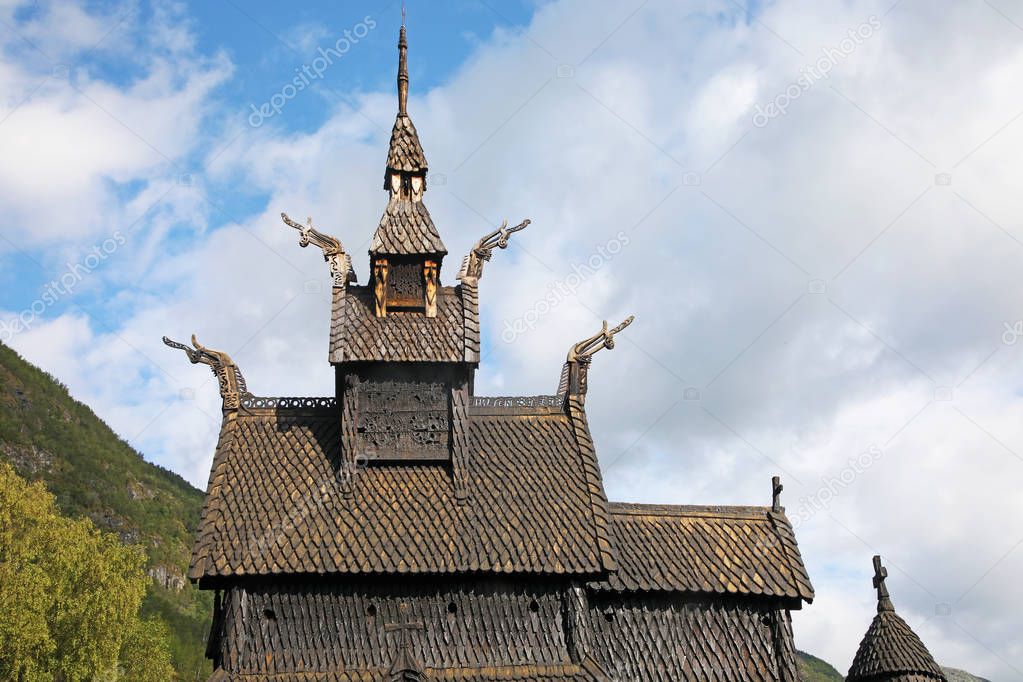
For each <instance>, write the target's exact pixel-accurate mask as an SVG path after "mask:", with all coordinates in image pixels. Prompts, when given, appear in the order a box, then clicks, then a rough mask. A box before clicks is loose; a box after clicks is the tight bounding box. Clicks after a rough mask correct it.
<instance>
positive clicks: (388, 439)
mask: <svg viewBox="0 0 1023 682" xmlns="http://www.w3.org/2000/svg"><path fill="white" fill-rule="evenodd" d="M449 396H450V389H449V388H448V386H447V385H446V384H444V383H441V382H417V381H366V382H363V383H361V384H360V385H359V388H358V417H357V431H358V435H359V446H358V448H359V452H360V454H363V455H365V456H366V458H367V459H369V460H371V461H373V460H378V461H387V460H438V459H448V458H449V457H450V445H449V431H450V426H449V424H450V416H449V415H450V406H449Z"/></svg>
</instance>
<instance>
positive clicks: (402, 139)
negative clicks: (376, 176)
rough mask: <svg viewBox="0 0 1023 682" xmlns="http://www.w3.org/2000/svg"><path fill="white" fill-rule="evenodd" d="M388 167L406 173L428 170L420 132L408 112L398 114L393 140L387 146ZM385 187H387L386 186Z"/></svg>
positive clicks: (392, 131)
mask: <svg viewBox="0 0 1023 682" xmlns="http://www.w3.org/2000/svg"><path fill="white" fill-rule="evenodd" d="M387 167H388V168H390V169H392V170H396V171H404V172H406V173H418V172H423V171H426V170H427V168H428V166H427V163H426V154H424V153H423V145H422V144H420V142H419V133H417V132H416V127H415V125H413V124H412V119H411V118H409V117H408V114H398V117H397V118H396V119H395V120H394V128H392V129H391V142H390V144H389V145H388V148H387ZM384 189H387V187H386V186H385V187H384Z"/></svg>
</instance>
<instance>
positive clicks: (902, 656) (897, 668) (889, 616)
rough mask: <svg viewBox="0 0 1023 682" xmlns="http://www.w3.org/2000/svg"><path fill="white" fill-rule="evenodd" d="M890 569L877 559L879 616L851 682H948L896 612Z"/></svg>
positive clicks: (869, 631)
mask: <svg viewBox="0 0 1023 682" xmlns="http://www.w3.org/2000/svg"><path fill="white" fill-rule="evenodd" d="M887 577H888V570H887V569H886V568H885V567H884V566H882V565H881V557H880V556H875V557H874V587H875V588H877V615H876V616H874V620H873V621H872V622H871V623H870V627H869V628H868V629H867V634H866V635H864V636H863V641H862V642H860V648H859V649H858V650H857V651H856V657H855V658H854V659H853V663H852V666H851V667H850V668H849V675H848V676H847V677H846V680H848V682H858V681H868V680H869V681H874V680H878V681H880V680H886V681H887V680H905V681H907V682H908V681H913V682H916V681H918V680H919V681H921V682H922V681H924V680H946V679H947V678H946V677H945V674H944V673H943V672H942V671H941V667H940V666H939V665H938V664H937V663H936V662H935V661H934V657H933V656H931V653H930V652H929V651H928V650H927V647H926V646H924V643H923V642H922V641H921V640H920V638H919V637H918V636H917V634H916V633H915V632H913V629H912V628H910V627H909V625H908V624H907V623H906V621H904V620H903V619H902V618H901V617H900V616H899V614H897V613H895V607H894V606H893V605H892V601H891V598H890V597H889V595H888V587H887V586H886V585H885V578H887Z"/></svg>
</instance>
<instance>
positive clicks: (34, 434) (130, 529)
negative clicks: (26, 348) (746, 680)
mask: <svg viewBox="0 0 1023 682" xmlns="http://www.w3.org/2000/svg"><path fill="white" fill-rule="evenodd" d="M0 460H6V461H9V462H11V464H12V465H13V466H14V468H15V469H16V470H17V472H18V474H20V475H21V476H23V477H24V478H27V479H29V480H34V481H35V480H39V481H43V482H44V483H45V484H46V487H47V488H48V489H49V490H50V492H51V493H53V494H54V495H55V496H56V498H57V504H58V506H59V507H60V510H61V511H62V512H63V513H64V514H67V515H69V516H77V517H88V518H90V519H92V521H93V522H94V523H95V524H96V525H97V526H99V527H100V528H103V529H105V530H110V531H113V532H116V533H117V534H118V535H119V536H120V537H121V540H122V541H124V542H126V543H130V544H140V545H142V546H143V548H144V549H145V551H146V555H147V557H148V569H149V572H150V575H151V576H153V578H154V579H153V584H152V585H151V586H150V588H149V590H148V592H147V595H146V600H145V602H144V603H143V607H142V612H143V614H144V615H150V614H155V615H158V616H159V617H160V618H162V619H163V620H164V621H165V622H166V623H167V625H168V626H169V628H170V630H171V633H172V634H171V637H172V640H171V650H172V653H173V656H174V665H175V668H176V670H177V671H178V674H179V676H180V679H182V680H196V679H199V680H205V679H206V677H207V676H208V674H209V667H208V663H207V662H206V661H205V659H204V657H203V651H204V648H205V647H204V640H205V637H206V633H207V627H208V618H209V614H210V613H211V610H212V601H211V598H210V596H209V595H207V594H201V593H200V592H199V591H198V590H196V589H195V588H194V587H193V586H192V585H191V584H190V583H188V581H187V580H185V578H184V576H185V572H186V569H187V566H188V560H189V555H190V551H191V544H192V537H193V535H194V533H195V526H196V523H197V522H198V519H199V510H200V508H201V506H202V500H203V493H202V492H201V491H199V490H197V489H195V488H193V487H192V486H191V485H190V484H189V483H188V482H187V481H185V480H184V479H183V478H181V477H180V476H178V475H177V474H175V473H173V472H170V471H168V470H166V469H163V468H161V467H158V466H155V465H153V464H150V463H148V462H146V461H144V460H143V459H142V456H141V455H140V454H139V453H138V452H136V451H135V450H134V449H133V448H132V447H131V446H129V445H128V444H127V443H125V442H124V441H122V440H121V439H120V438H118V437H117V435H116V434H115V433H114V432H113V431H112V430H111V429H110V428H109V427H108V426H107V425H106V424H104V423H103V422H102V421H101V420H100V419H99V417H97V416H96V415H95V413H93V411H92V410H90V409H89V408H88V407H87V406H85V405H83V404H82V403H80V402H78V401H76V400H74V399H73V398H72V397H71V396H70V395H69V394H68V392H67V389H66V388H65V387H64V386H63V385H61V384H60V383H59V382H57V381H56V380H54V379H53V378H52V377H50V376H49V375H48V374H46V373H45V372H43V371H41V370H39V369H37V368H36V367H33V366H32V365H30V364H29V363H28V362H26V361H25V360H23V359H22V358H21V357H19V356H18V354H17V353H15V352H14V351H13V350H11V349H10V348H8V347H7V346H5V345H3V344H0Z"/></svg>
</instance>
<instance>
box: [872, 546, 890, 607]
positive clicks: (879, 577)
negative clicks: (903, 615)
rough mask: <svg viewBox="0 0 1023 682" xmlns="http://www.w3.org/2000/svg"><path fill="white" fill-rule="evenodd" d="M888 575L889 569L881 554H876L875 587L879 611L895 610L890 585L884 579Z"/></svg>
mask: <svg viewBox="0 0 1023 682" xmlns="http://www.w3.org/2000/svg"><path fill="white" fill-rule="evenodd" d="M887 577H888V569H887V568H885V567H884V565H882V564H881V557H880V555H877V554H875V555H874V588H875V589H877V612H878V613H881V612H882V611H894V610H895V607H894V606H892V600H891V597H890V595H889V594H888V586H887V585H885V583H884V580H885V578H887Z"/></svg>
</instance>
